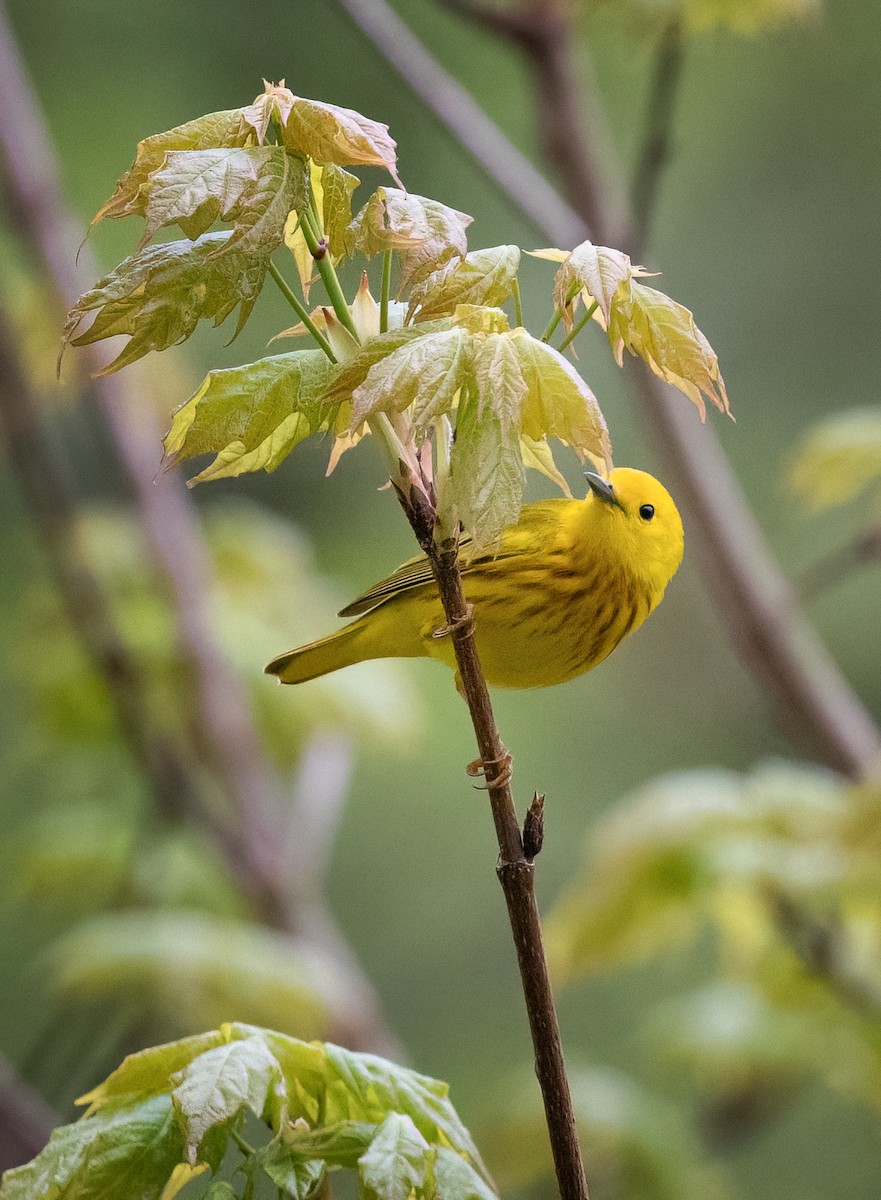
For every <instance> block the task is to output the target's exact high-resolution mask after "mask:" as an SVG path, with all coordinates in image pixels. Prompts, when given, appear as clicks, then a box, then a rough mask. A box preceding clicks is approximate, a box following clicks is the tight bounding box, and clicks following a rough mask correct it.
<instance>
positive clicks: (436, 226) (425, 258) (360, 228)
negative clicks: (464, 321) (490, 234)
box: [350, 187, 473, 283]
mask: <svg viewBox="0 0 881 1200" xmlns="http://www.w3.org/2000/svg"><path fill="white" fill-rule="evenodd" d="M472 220H473V218H472V217H469V216H468V215H467V213H461V212H457V210H456V209H454V208H449V207H448V206H447V205H446V204H441V203H440V202H439V201H437V200H430V199H428V198H427V197H426V196H416V195H414V194H412V193H410V192H402V191H400V190H399V189H398V188H387V187H379V188H377V189H376V191H375V192H374V193H373V195H372V196H371V197H370V199H369V200H368V201H367V203H366V204H365V205H364V207H363V208H362V209H361V211H360V212H359V213H358V215H357V216H356V217H355V219H354V221H353V222H352V226H351V230H350V233H351V238H352V244H353V246H354V248H355V249H356V250H360V251H361V253H362V254H366V255H367V256H368V257H369V256H370V255H372V254H379V253H381V252H382V251H383V250H405V251H410V252H411V254H413V255H414V258H415V262H418V263H419V265H420V267H421V270H422V272H423V273H427V271H428V270H430V269H437V268H438V267H440V266H441V265H442V264H443V263H444V262H446V261H447V260H448V259H449V258H451V257H452V256H454V255H456V256H458V257H459V258H464V256H465V254H466V252H467V250H468V237H467V234H466V232H465V230H466V229H467V227H468V226H469V225H470V224H471V222H472ZM413 274H414V266H413V265H411V267H410V270H409V271H408V272H406V273H405V281H404V282H405V283H406V282H407V280H408V279H409V280H412V278H413Z"/></svg>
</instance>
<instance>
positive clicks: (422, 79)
mask: <svg viewBox="0 0 881 1200" xmlns="http://www.w3.org/2000/svg"><path fill="white" fill-rule="evenodd" d="M338 2H339V4H340V7H341V8H343V9H344V10H345V12H346V13H347V14H348V15H349V17H350V18H351V20H352V21H353V22H354V24H355V25H357V26H358V28H359V29H360V30H361V31H362V33H364V34H365V36H366V37H368V38H369V39H370V41H371V42H372V43H373V44H374V45H375V46H376V47H377V48H378V49H379V50H380V51H381V53H382V54H383V55H384V57H385V58H386V59H387V60H388V61H389V63H391V65H392V66H393V67H394V69H395V70H396V71H397V73H398V74H399V75H400V76H401V78H402V79H404V80H405V81H406V82H407V83H408V84H409V85H410V87H411V88H412V89H413V91H414V92H415V93H416V94H417V95H418V96H419V98H420V99H421V100H422V101H423V103H424V104H425V105H426V107H427V108H428V109H429V111H430V112H432V113H433V114H434V116H435V117H436V118H437V119H438V120H439V121H440V122H441V124H442V125H444V126H446V127H447V128H454V129H455V131H456V137H457V138H458V140H459V142H460V143H461V144H462V146H463V147H464V148H465V149H466V150H467V151H468V153H469V154H471V156H472V157H473V158H474V159H475V161H476V162H477V164H478V165H479V166H480V168H481V169H482V170H483V171H484V172H485V173H486V174H487V175H488V176H489V178H490V179H492V180H493V181H494V182H495V183H496V184H497V186H498V187H499V190H500V191H501V193H502V194H503V195H504V196H506V197H508V198H509V199H510V200H511V201H512V202H513V204H514V205H515V206H516V207H517V208H518V209H520V211H521V212H523V213H525V215H526V216H527V217H528V218H529V220H530V221H532V222H533V224H534V225H535V226H536V227H537V228H538V229H544V228H546V227H547V223H548V222H550V224H551V225H552V227H553V228H554V229H556V230H558V231H559V234H558V236H559V239H560V244H561V245H574V244H575V243H576V242H580V241H581V240H582V239H583V238H584V236H585V226H584V221H583V220H582V218H581V217H580V216H579V215H578V214H577V213H576V212H575V211H574V210H573V209H572V208H571V206H570V205H568V204H567V203H566V201H565V200H563V198H562V197H561V196H560V194H559V193H558V192H557V191H556V189H555V188H553V187H552V186H551V185H550V184H549V183H548V181H547V180H546V179H545V177H544V176H543V175H542V174H541V172H540V171H537V170H536V169H535V167H534V166H533V164H532V163H531V162H530V161H529V159H528V158H527V157H526V156H525V155H524V154H521V152H520V151H519V150H518V149H517V147H516V146H515V145H514V144H513V143H512V142H511V141H510V140H509V139H508V138H507V137H505V135H504V133H503V132H502V131H501V130H500V129H499V127H498V126H497V125H496V124H495V122H494V121H492V120H491V119H490V118H489V117H488V116H487V115H486V113H485V112H484V111H483V109H482V108H481V107H480V105H479V104H477V103H476V102H475V100H474V98H473V97H472V96H471V94H470V92H468V91H467V90H466V89H465V88H464V87H462V85H461V84H460V83H459V82H458V80H457V79H455V78H454V77H453V76H452V75H451V74H450V73H449V72H448V71H447V70H446V69H445V68H444V67H442V66H441V65H440V63H439V62H438V61H437V59H436V58H434V57H433V56H432V55H431V54H429V52H428V51H427V50H426V49H425V47H424V46H423V44H422V43H421V42H420V41H419V39H418V38H417V37H415V36H414V34H413V33H412V31H411V30H410V29H409V27H408V26H407V25H406V24H405V23H404V21H402V20H401V18H400V17H399V16H398V14H397V13H396V12H395V10H394V9H393V8H392V7H391V5H390V4H388V3H386V0H338Z"/></svg>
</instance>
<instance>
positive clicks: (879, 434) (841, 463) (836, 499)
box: [789, 408, 881, 512]
mask: <svg viewBox="0 0 881 1200" xmlns="http://www.w3.org/2000/svg"><path fill="white" fill-rule="evenodd" d="M789 487H790V489H791V491H792V493H793V495H795V496H797V497H798V499H799V500H803V501H804V502H805V504H807V505H808V507H809V508H811V509H812V510H813V511H814V512H820V511H821V510H823V509H827V508H833V507H834V506H836V505H839V504H846V503H847V502H848V501H849V500H854V499H856V497H857V496H859V495H860V494H862V493H863V492H866V491H868V490H869V489H874V490H875V491H876V492H877V493H879V494H881V490H879V489H881V408H856V409H851V410H849V411H846V412H841V413H834V414H833V415H832V416H830V417H826V418H824V419H823V420H822V421H820V422H818V423H817V424H816V425H814V426H812V427H811V428H810V429H809V430H808V431H807V433H806V434H805V436H804V437H803V438H802V440H801V442H800V444H799V445H798V446H797V448H796V450H795V453H794V455H793V460H792V463H791V466H790V468H789Z"/></svg>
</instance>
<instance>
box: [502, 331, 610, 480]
mask: <svg viewBox="0 0 881 1200" xmlns="http://www.w3.org/2000/svg"><path fill="white" fill-rule="evenodd" d="M511 339H512V341H513V342H514V346H515V349H516V351H517V356H518V358H519V361H520V370H521V371H522V373H523V379H524V381H525V383H526V387H527V399H526V403H525V404H524V407H523V422H522V427H521V428H522V431H523V433H524V434H525V435H526V436H527V437H529V438H532V439H533V441H539V440H540V439H541V438H543V437H555V438H559V440H560V441H562V442H566V443H567V444H568V445H570V446H572V447H573V449H574V450H575V451H576V452H577V453H578V454H579V456H582V457H583V456H585V455H586V456H587V457H588V458H590V460H591V461H592V462H593V463H595V464H596V465H597V466H599V467H600V469H601V471H603V472H604V473H608V471H609V469H610V468H611V463H612V446H611V442H610V441H609V431H608V429H607V428H606V422H605V418H604V417H603V414H602V412H601V411H600V406H599V404H598V403H597V399H596V396H594V394H593V392H592V391H591V390H590V388H589V387H588V386H587V384H586V383H585V382H584V380H583V379H582V378H581V376H580V375H579V374H578V372H577V371H576V370H575V368H574V367H573V366H572V365H571V364H570V363H569V362H567V361H566V359H565V358H564V357H563V356H562V354H559V353H558V352H557V351H556V350H554V349H553V348H552V347H551V346H548V345H546V344H545V343H544V342H540V341H538V339H537V338H534V337H532V335H531V334H528V333H527V332H526V330H525V329H515V330H514V332H513V333H512V334H511Z"/></svg>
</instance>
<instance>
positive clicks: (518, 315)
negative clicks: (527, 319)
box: [511, 275, 523, 329]
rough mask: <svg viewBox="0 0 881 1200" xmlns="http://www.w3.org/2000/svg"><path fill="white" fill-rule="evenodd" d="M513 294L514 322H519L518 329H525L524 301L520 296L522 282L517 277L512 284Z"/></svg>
mask: <svg viewBox="0 0 881 1200" xmlns="http://www.w3.org/2000/svg"><path fill="white" fill-rule="evenodd" d="M511 294H512V295H513V297H514V320H515V321H516V322H517V328H518V329H521V328H522V327H523V299H522V297H521V295H520V280H519V279H518V278H517V276H516V275H515V276H514V279H513V280H512V283H511Z"/></svg>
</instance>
